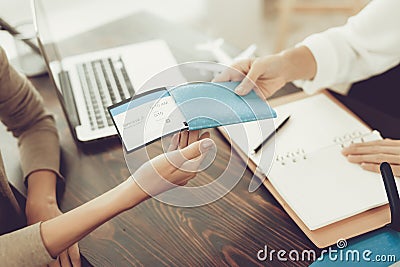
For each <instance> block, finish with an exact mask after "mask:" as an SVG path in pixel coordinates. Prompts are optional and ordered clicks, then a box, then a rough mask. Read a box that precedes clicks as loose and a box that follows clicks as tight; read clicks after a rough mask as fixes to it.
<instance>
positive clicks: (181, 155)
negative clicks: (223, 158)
mask: <svg viewBox="0 0 400 267" xmlns="http://www.w3.org/2000/svg"><path fill="white" fill-rule="evenodd" d="M213 146H215V144H214V141H213V140H212V139H210V138H205V139H203V140H200V141H197V142H194V143H192V144H190V145H188V146H187V147H185V148H183V149H180V150H175V151H173V152H172V153H171V152H170V153H168V154H170V156H169V160H170V161H171V162H173V163H174V165H175V166H176V167H180V166H182V165H183V164H184V163H185V162H187V161H189V160H192V159H195V158H197V157H199V156H201V155H202V153H205V152H207V151H208V150H209V149H210V148H212V147H213Z"/></svg>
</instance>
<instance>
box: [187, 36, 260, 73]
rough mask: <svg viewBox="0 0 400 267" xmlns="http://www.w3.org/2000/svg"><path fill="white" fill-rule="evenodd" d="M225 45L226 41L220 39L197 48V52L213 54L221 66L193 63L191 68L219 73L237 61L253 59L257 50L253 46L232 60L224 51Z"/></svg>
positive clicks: (199, 45)
mask: <svg viewBox="0 0 400 267" xmlns="http://www.w3.org/2000/svg"><path fill="white" fill-rule="evenodd" d="M223 44H224V39H222V38H218V39H216V40H213V41H209V42H207V43H203V44H198V45H196V47H195V48H196V49H197V50H202V51H209V52H211V53H212V54H213V55H214V57H215V60H216V61H217V63H220V64H214V63H211V62H210V63H205V62H201V63H200V64H193V63H192V64H190V65H189V66H190V67H193V68H197V69H199V70H203V71H211V72H214V73H218V72H221V71H223V70H224V69H226V66H230V65H231V64H232V63H233V62H235V61H238V60H241V59H246V58H250V57H252V56H253V55H254V52H255V51H256V49H257V46H256V45H255V44H252V45H250V46H249V47H247V48H246V49H245V50H243V51H242V52H241V53H240V54H239V55H237V56H236V57H234V58H232V57H231V56H229V55H228V54H227V53H226V52H225V51H224V50H223V49H222V45H223Z"/></svg>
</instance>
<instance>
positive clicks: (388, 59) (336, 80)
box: [214, 0, 400, 98]
mask: <svg viewBox="0 0 400 267" xmlns="http://www.w3.org/2000/svg"><path fill="white" fill-rule="evenodd" d="M399 9H400V1H398V0H373V1H371V2H370V3H369V4H368V6H367V7H365V8H364V9H363V10H362V11H361V12H360V13H359V14H357V15H355V16H353V17H351V18H350V19H349V20H348V22H347V23H346V24H345V25H343V26H341V27H335V28H331V29H328V30H326V31H324V32H322V33H317V34H313V35H311V36H309V37H307V38H306V39H305V40H304V41H303V42H301V43H300V44H299V45H298V46H296V47H295V48H291V49H288V50H286V51H283V52H282V53H280V54H275V55H270V56H265V57H260V58H257V59H248V60H243V61H240V62H237V63H235V64H234V65H232V68H231V69H229V70H227V71H225V72H223V73H222V74H221V75H218V76H217V77H216V78H215V79H214V81H229V80H233V81H240V80H243V82H242V84H241V85H240V86H239V87H238V88H237V93H238V94H240V95H244V94H247V93H248V92H250V90H251V89H253V88H254V90H255V92H256V93H257V94H258V95H260V97H263V98H268V97H269V96H271V95H272V94H273V93H275V92H276V91H277V90H279V89H280V88H282V87H283V86H284V85H285V84H286V83H288V82H292V81H294V82H295V84H296V85H297V86H299V87H302V88H303V89H304V90H305V91H306V92H307V93H310V94H312V93H315V92H316V91H317V90H319V89H321V88H327V87H329V88H331V89H334V90H336V91H338V92H340V93H346V92H347V89H348V88H349V84H350V83H352V82H356V81H360V80H363V79H367V78H369V77H371V76H373V75H377V74H380V73H382V72H384V71H386V70H388V69H390V68H392V67H394V66H396V65H398V64H399V63H400V34H399V25H400V16H398V15H397V13H398V10H399ZM254 85H257V86H256V87H255V86H254Z"/></svg>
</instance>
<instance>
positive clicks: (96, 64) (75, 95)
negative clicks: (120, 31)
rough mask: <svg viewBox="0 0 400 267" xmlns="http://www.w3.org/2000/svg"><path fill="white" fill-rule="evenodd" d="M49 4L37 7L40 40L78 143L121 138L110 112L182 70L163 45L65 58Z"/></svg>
mask: <svg viewBox="0 0 400 267" xmlns="http://www.w3.org/2000/svg"><path fill="white" fill-rule="evenodd" d="M45 2H46V0H34V1H33V5H32V6H33V16H34V23H35V28H36V32H37V39H38V43H39V47H40V50H41V53H42V55H43V57H44V59H45V62H46V65H47V68H48V72H49V75H50V77H51V78H52V80H53V83H54V85H55V86H56V88H57V91H58V97H59V99H60V102H61V104H62V106H63V110H64V112H65V115H66V117H67V119H68V123H69V126H70V128H71V130H72V132H73V135H74V137H75V138H76V139H77V140H79V141H81V142H87V141H93V140H97V139H101V138H105V137H110V136H113V135H116V134H117V131H116V129H115V127H114V125H113V122H112V119H111V118H110V115H109V113H108V111H107V107H109V106H111V105H113V104H115V103H118V102H121V101H122V100H125V99H129V98H131V97H132V96H133V95H135V93H136V92H137V91H138V90H139V89H140V88H141V86H142V85H143V84H144V83H145V82H146V81H147V80H148V79H149V78H151V77H152V76H154V75H155V74H157V73H159V72H161V71H163V70H165V69H167V68H168V67H171V66H174V65H176V64H177V62H176V60H175V58H174V56H173V55H172V53H171V51H170V49H169V47H168V45H167V43H166V42H165V41H163V40H158V39H157V40H149V41H145V42H141V43H135V44H129V45H125V46H120V47H113V48H109V49H104V50H99V51H93V52H90V53H84V54H78V55H74V56H67V57H62V56H61V55H62V54H63V53H62V52H63V51H60V47H59V45H58V43H57V42H58V41H57V40H53V38H52V36H53V34H52V32H51V31H50V29H49V28H50V27H49V25H50V23H52V22H50V21H48V20H47V17H48V16H46V8H45V7H44V5H45V4H46V3H45ZM47 2H49V1H47ZM53 8H54V5H53ZM76 19H79V18H76ZM65 23H68V22H65ZM53 30H54V29H53ZM55 30H57V29H55ZM60 30H61V29H60Z"/></svg>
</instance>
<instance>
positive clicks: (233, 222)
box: [32, 76, 318, 266]
mask: <svg viewBox="0 0 400 267" xmlns="http://www.w3.org/2000/svg"><path fill="white" fill-rule="evenodd" d="M32 82H33V83H34V85H35V86H36V87H37V88H39V90H40V93H41V94H42V95H43V98H44V101H45V105H46V106H47V107H48V108H49V109H50V110H51V111H52V112H53V113H54V114H55V115H56V121H57V128H58V129H59V132H60V138H61V146H62V173H63V175H65V177H66V187H65V192H64V194H63V195H62V196H60V198H59V201H60V204H61V209H62V210H63V211H68V210H70V209H72V208H75V207H77V206H79V205H81V204H83V203H84V202H86V201H88V200H90V199H92V198H94V197H96V196H98V195H99V194H101V193H103V192H105V191H107V190H109V189H111V188H112V187H114V186H115V185H117V184H118V183H120V182H122V181H123V180H124V179H126V177H128V176H129V175H130V174H129V171H128V169H127V167H126V163H125V160H124V156H123V152H122V147H121V143H120V142H119V140H118V139H117V138H113V139H109V140H104V141H102V142H98V143H96V144H92V145H90V146H82V145H78V144H77V142H76V141H75V140H74V139H73V137H72V135H71V133H70V130H69V128H68V126H67V122H66V119H65V116H64V114H63V112H62V109H61V106H60V104H59V102H58V99H57V96H56V94H55V88H54V87H53V85H52V83H51V82H50V79H49V78H48V77H47V76H45V77H41V78H36V79H32ZM211 134H212V138H213V139H214V140H215V142H216V144H217V146H218V154H217V158H216V160H215V162H214V163H213V164H212V166H211V167H209V168H208V169H207V170H206V171H205V172H203V173H201V174H199V175H198V177H197V178H196V181H194V182H195V183H194V184H196V183H204V182H207V181H211V180H212V179H213V177H217V176H218V175H219V174H220V173H221V172H222V171H224V167H225V166H226V164H227V161H228V160H229V158H230V157H231V160H233V161H234V162H235V164H234V165H235V166H236V168H235V169H230V170H228V172H229V173H230V174H231V175H232V177H234V176H236V175H238V174H237V173H241V170H242V169H243V167H244V166H243V164H244V163H242V161H241V160H240V158H239V156H238V155H237V154H236V153H235V152H232V154H231V150H230V145H229V144H228V143H226V141H225V140H224V138H223V137H222V136H221V135H220V134H219V133H218V132H217V131H216V130H212V131H211ZM149 150H150V151H151V152H152V153H154V154H158V153H160V152H161V150H160V147H159V144H158V143H154V144H152V145H151V147H150V148H149ZM143 160H144V159H138V166H139V165H140V162H141V161H143ZM251 177H252V173H251V172H250V171H249V170H246V171H245V173H244V175H243V178H242V180H241V181H240V182H239V183H238V184H237V186H236V187H235V188H234V189H233V190H232V191H231V192H230V193H228V194H227V195H226V196H224V197H223V198H222V199H220V200H218V201H216V202H214V203H210V204H208V205H205V206H202V207H197V208H177V207H172V206H169V205H165V204H163V203H160V202H158V201H156V200H148V201H146V202H144V203H142V204H140V205H139V206H137V207H136V208H134V209H132V210H130V211H127V212H125V213H124V214H121V215H119V216H118V217H117V218H114V219H112V220H111V221H109V222H107V223H106V224H104V225H103V226H101V227H100V228H99V229H97V230H96V231H94V232H93V233H92V234H90V235H89V236H88V237H87V238H85V239H83V240H82V241H81V242H80V248H81V252H82V254H83V255H84V256H85V257H86V258H87V259H88V260H89V261H90V262H91V263H92V264H93V265H94V266H110V265H113V266H131V265H135V266H136V265H145V266H160V265H170V266H171V265H173V266H182V265H185V266H209V265H214V266H215V265H218V266H220V265H231V266H232V265H233V266H235V265H236V266H248V265H265V264H266V263H265V262H259V261H258V260H257V252H258V251H259V250H260V249H262V248H264V245H267V246H268V249H274V250H280V249H284V250H286V251H288V252H289V251H290V250H291V249H296V250H298V251H300V252H301V251H302V250H304V249H315V250H316V251H317V253H318V249H317V248H316V247H315V246H314V245H313V244H312V243H311V242H310V241H309V240H308V239H307V238H306V237H305V236H304V234H303V233H302V232H301V231H300V230H299V228H298V227H297V226H296V225H295V223H294V222H293V221H292V220H291V219H290V218H289V217H288V215H287V214H286V213H285V212H284V211H283V210H282V208H281V207H280V206H279V205H278V204H277V202H276V201H275V199H274V198H273V197H272V196H271V195H270V194H269V192H268V191H267V190H266V189H265V188H263V187H262V188H260V189H258V190H257V191H256V192H254V193H249V192H248V191H247V188H248V184H249V182H250V179H251ZM293 264H294V263H293V262H279V261H277V262H274V266H293ZM308 264H310V262H296V265H298V266H307V265H308Z"/></svg>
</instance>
